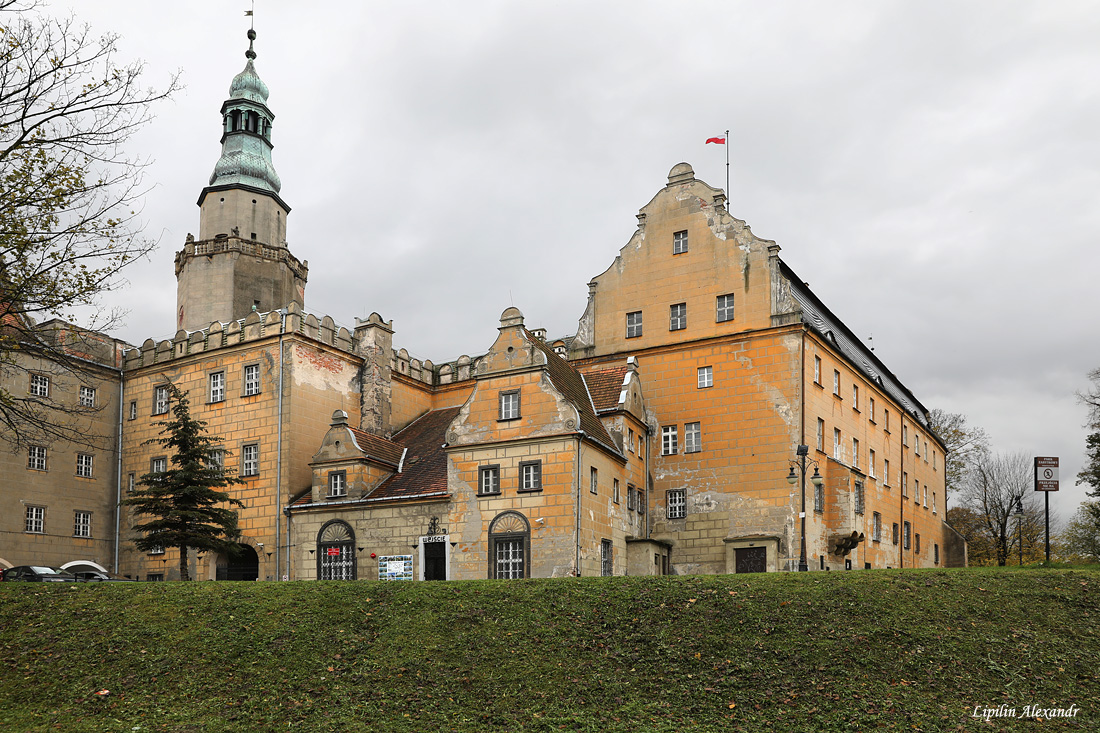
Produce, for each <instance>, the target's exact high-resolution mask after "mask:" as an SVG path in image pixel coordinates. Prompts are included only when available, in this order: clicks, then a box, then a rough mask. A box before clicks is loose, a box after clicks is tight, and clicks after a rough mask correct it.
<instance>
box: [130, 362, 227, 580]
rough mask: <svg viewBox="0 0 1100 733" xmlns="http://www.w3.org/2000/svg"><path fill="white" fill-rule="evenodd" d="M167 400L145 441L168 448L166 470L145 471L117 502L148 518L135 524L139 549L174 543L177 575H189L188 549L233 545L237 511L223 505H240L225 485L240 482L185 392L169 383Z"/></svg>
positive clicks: (221, 548) (216, 549)
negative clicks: (168, 415) (156, 434)
mask: <svg viewBox="0 0 1100 733" xmlns="http://www.w3.org/2000/svg"><path fill="white" fill-rule="evenodd" d="M168 391H169V399H170V400H171V401H172V403H173V404H172V415H173V417H172V419H170V420H162V421H160V422H158V423H155V424H156V425H159V426H161V427H162V430H161V431H160V434H161V436H162V437H160V438H152V439H151V440H148V441H146V443H145V444H146V445H148V444H152V443H155V444H158V445H161V446H163V447H164V448H166V449H168V450H169V451H171V453H172V456H171V459H170V461H171V465H170V467H169V468H168V469H167V470H166V471H162V472H159V473H147V474H145V475H144V476H142V477H141V479H140V480H139V481H138V484H139V485H140V486H142V487H144V488H140V489H136V490H135V491H134V493H133V495H132V496H131V497H130V498H128V499H124V500H123V501H122V504H123V505H125V506H132V507H134V511H135V512H136V513H137V514H142V515H146V516H150V517H152V519H150V520H149V521H147V522H144V523H143V524H139V525H137V526H135V527H134V529H135V530H137V531H138V532H140V533H142V536H141V537H138V538H137V539H135V540H134V544H135V545H136V546H137V548H138V549H139V550H142V551H144V552H148V551H149V550H153V549H156V548H167V547H178V548H179V551H180V561H179V562H180V565H179V568H180V580H190V579H191V578H190V575H189V573H188V571H187V550H188V548H195V549H198V550H209V551H213V552H222V553H233V552H235V551H236V550H237V543H236V539H237V538H238V537H239V536H240V531H239V530H238V528H237V512H235V511H234V510H232V509H229V508H227V506H226V505H228V506H244V504H242V503H241V502H240V501H238V500H237V499H233V498H231V497H230V496H229V494H228V493H226V492H225V491H219V489H225V488H228V487H229V486H231V485H233V484H241V483H244V482H243V481H242V480H241V479H240V478H238V477H236V476H234V475H233V473H234V472H233V469H230V468H225V465H224V464H225V461H224V457H225V454H224V452H222V451H221V450H220V449H219V448H218V447H217V446H218V444H219V442H220V441H221V438H219V437H216V436H211V435H207V434H206V423H205V422H204V421H202V420H196V419H194V418H193V417H191V405H190V401H189V400H188V399H187V393H186V392H180V391H179V389H178V388H176V386H175V385H173V384H171V383H169V385H168Z"/></svg>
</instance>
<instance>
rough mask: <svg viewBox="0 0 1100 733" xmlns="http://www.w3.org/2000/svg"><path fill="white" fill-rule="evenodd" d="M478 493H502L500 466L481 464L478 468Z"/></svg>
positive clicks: (486, 494) (483, 494) (484, 494)
mask: <svg viewBox="0 0 1100 733" xmlns="http://www.w3.org/2000/svg"><path fill="white" fill-rule="evenodd" d="M477 493H478V494H480V495H481V496H488V495H490V494H499V493H500V466H481V467H480V468H478V470H477Z"/></svg>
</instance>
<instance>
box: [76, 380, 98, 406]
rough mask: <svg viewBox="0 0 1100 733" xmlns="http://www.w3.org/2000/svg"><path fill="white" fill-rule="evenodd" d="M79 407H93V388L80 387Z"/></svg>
mask: <svg viewBox="0 0 1100 733" xmlns="http://www.w3.org/2000/svg"><path fill="white" fill-rule="evenodd" d="M80 406H81V407H95V387H85V386H84V385H80Z"/></svg>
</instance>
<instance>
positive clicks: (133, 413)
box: [130, 402, 137, 420]
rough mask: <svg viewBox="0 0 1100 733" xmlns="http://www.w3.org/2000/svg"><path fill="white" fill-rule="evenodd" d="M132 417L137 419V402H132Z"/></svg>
mask: <svg viewBox="0 0 1100 733" xmlns="http://www.w3.org/2000/svg"><path fill="white" fill-rule="evenodd" d="M130 419H131V420H137V402H131V403H130Z"/></svg>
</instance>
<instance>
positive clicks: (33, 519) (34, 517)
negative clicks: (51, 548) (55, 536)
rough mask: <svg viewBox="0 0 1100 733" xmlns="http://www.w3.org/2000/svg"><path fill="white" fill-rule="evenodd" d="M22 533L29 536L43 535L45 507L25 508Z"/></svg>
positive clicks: (44, 530) (44, 529)
mask: <svg viewBox="0 0 1100 733" xmlns="http://www.w3.org/2000/svg"><path fill="white" fill-rule="evenodd" d="M23 531H24V532H29V533H31V534H44V533H45V532H46V507H44V506H29V507H27V512H26V515H25V521H24V524H23Z"/></svg>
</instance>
